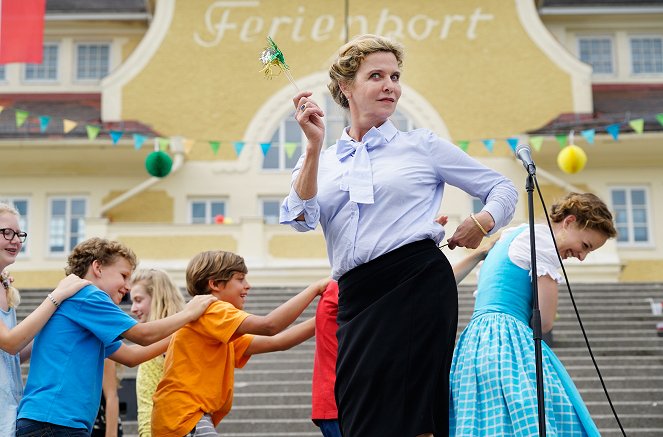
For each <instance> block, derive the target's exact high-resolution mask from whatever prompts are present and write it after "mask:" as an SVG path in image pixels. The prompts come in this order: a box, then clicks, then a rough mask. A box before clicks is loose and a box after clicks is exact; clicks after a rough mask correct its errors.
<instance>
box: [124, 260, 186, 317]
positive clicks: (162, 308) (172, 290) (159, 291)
mask: <svg viewBox="0 0 663 437" xmlns="http://www.w3.org/2000/svg"><path fill="white" fill-rule="evenodd" d="M131 283H132V287H133V286H134V285H136V284H141V285H142V286H143V287H145V292H146V293H147V294H148V295H149V296H150V297H151V298H152V302H151V304H150V315H149V316H148V318H147V320H148V322H151V321H153V320H159V319H163V318H165V317H168V316H172V315H173V314H175V313H177V312H179V311H182V308H184V297H182V293H181V292H180V290H179V288H177V286H176V285H175V283H174V282H173V280H172V279H171V278H170V276H169V275H168V273H166V272H164V271H163V270H158V269H138V270H136V271H135V272H134V274H133V275H132V276H131Z"/></svg>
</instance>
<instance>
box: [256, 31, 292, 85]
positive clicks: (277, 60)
mask: <svg viewBox="0 0 663 437" xmlns="http://www.w3.org/2000/svg"><path fill="white" fill-rule="evenodd" d="M267 42H269V47H266V48H265V50H263V51H262V53H260V61H261V62H262V65H263V67H262V70H260V71H261V72H262V73H264V74H265V77H266V78H267V79H271V78H273V77H274V76H278V75H279V74H281V71H283V72H284V73H285V75H286V77H287V78H288V80H289V81H290V83H291V84H292V85H293V86H294V87H295V89H296V90H297V91H299V87H298V86H297V84H296V83H295V80H294V79H293V78H292V76H291V75H290V72H289V71H288V70H289V69H290V67H288V64H286V63H285V57H284V56H283V52H282V51H281V49H279V47H278V46H277V45H276V43H275V42H274V40H272V38H270V37H267Z"/></svg>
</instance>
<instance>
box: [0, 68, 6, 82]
mask: <svg viewBox="0 0 663 437" xmlns="http://www.w3.org/2000/svg"><path fill="white" fill-rule="evenodd" d="M6 79H7V77H6V75H5V66H4V65H0V82H4V81H5V80H6Z"/></svg>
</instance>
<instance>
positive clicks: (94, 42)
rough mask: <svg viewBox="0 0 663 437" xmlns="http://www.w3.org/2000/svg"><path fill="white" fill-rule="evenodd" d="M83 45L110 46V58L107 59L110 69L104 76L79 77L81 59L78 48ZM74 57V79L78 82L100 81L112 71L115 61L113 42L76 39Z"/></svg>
mask: <svg viewBox="0 0 663 437" xmlns="http://www.w3.org/2000/svg"><path fill="white" fill-rule="evenodd" d="M81 46H100V47H101V46H105V47H107V48H108V59H107V60H106V61H107V63H108V71H107V72H106V74H105V75H104V76H101V77H98V78H89V77H83V78H81V77H79V76H78V64H79V62H80V59H79V57H78V49H79V47H81ZM73 58H74V65H73V68H72V70H73V71H72V77H73V80H74V81H75V82H77V83H99V82H101V80H102V79H103V78H104V77H106V76H107V75H109V74H110V73H111V71H112V63H113V43H112V42H109V41H76V42H74V49H73Z"/></svg>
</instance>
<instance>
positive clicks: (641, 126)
mask: <svg viewBox="0 0 663 437" xmlns="http://www.w3.org/2000/svg"><path fill="white" fill-rule="evenodd" d="M628 124H629V126H631V129H633V131H634V132H635V133H637V134H641V133H642V131H644V130H645V119H644V118H638V119H636V120H631V121H629V122H628Z"/></svg>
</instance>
